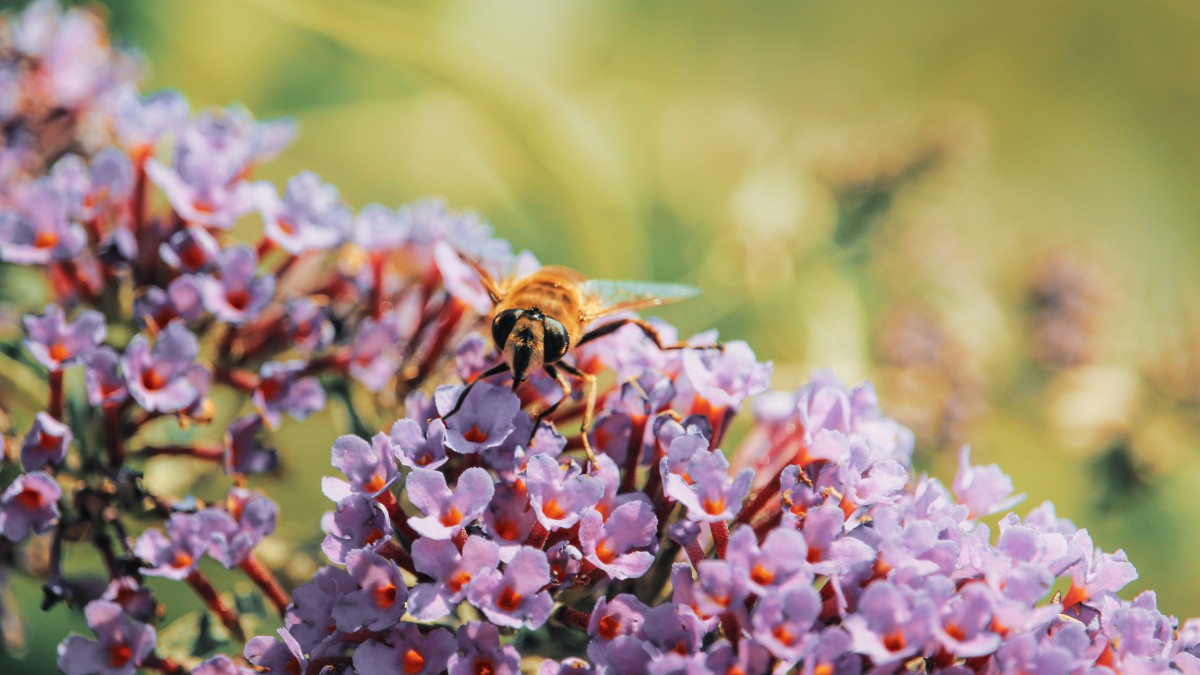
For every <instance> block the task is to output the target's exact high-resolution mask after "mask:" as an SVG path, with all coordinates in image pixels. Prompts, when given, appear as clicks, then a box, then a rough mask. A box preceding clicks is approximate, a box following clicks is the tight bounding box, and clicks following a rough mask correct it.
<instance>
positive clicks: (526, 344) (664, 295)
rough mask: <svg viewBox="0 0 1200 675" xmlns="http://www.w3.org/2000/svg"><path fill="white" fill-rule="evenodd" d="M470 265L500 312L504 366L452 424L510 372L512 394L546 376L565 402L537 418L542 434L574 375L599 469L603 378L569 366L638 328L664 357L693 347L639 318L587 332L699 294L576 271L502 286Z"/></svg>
mask: <svg viewBox="0 0 1200 675" xmlns="http://www.w3.org/2000/svg"><path fill="white" fill-rule="evenodd" d="M464 260H465V261H466V262H467V264H469V265H470V266H471V267H472V268H474V269H475V272H476V273H477V274H478V275H479V279H480V282H481V283H482V284H483V287H484V290H486V291H487V293H488V296H489V297H491V300H492V303H493V305H494V309H493V311H492V341H493V342H495V344H496V349H498V350H499V351H500V352H501V354H503V356H504V360H503V361H501V362H500V363H499V364H497V365H495V366H493V367H492V368H489V369H488V370H485V371H483V372H482V373H480V374H478V375H476V376H475V377H473V378H471V380H470V381H469V382H468V383H467V386H466V387H464V388H463V391H462V393H461V394H459V397H458V400H457V402H456V403H455V405H454V408H453V409H452V410H451V411H450V413H449V414H448V415H446V417H450V416H451V415H453V414H454V413H456V412H458V410H459V408H461V407H462V404H463V402H464V401H465V400H466V398H467V394H468V393H470V391H471V388H472V387H473V386H475V383H477V382H478V381H479V380H481V379H484V378H487V377H491V376H493V375H498V374H500V373H504V372H507V373H509V374H511V375H512V380H513V384H512V388H513V391H516V390H517V388H518V387H520V386H521V383H522V382H524V381H525V380H527V379H528V378H529V376H530V375H532V374H533V373H535V372H537V371H538V370H542V371H544V372H545V373H546V374H548V375H549V376H550V377H552V378H554V380H555V381H556V382H557V383H558V385H559V387H561V388H562V393H563V395H562V398H560V399H558V400H557V401H556V402H554V403H553V404H552V405H550V406H548V407H547V408H546V409H544V410H542V411H541V412H539V413H538V415H537V417H536V419H535V420H534V424H533V430H534V432H536V431H537V428H538V426H539V425H540V424H541V422H542V420H543V419H545V418H546V417H547V416H549V415H551V414H552V413H553V412H554V411H555V410H557V409H558V407H559V406H560V405H562V403H563V401H566V400H567V399H568V398H569V397H570V395H571V383H570V381H569V380H567V378H566V375H564V373H566V374H570V375H574V376H575V377H577V378H579V379H581V380H583V382H584V384H585V386H586V387H587V405H586V406H585V408H584V413H583V425H582V432H583V433H582V437H583V449H584V451H585V452H586V453H587V456H588V459H589V460H590V461H591V463H592V466H596V455H595V453H594V452H593V451H592V446H591V443H590V442H589V441H588V435H587V430H588V428H589V427H591V425H592V416H593V415H594V414H595V411H596V376H595V375H592V374H591V373H587V372H584V371H582V370H579V369H578V368H576V367H575V366H574V365H572V364H570V363H568V362H566V361H563V358H564V357H565V356H567V355H568V354H570V353H571V352H572V351H573V350H574V349H575V348H577V347H579V346H580V345H584V344H587V343H588V342H591V341H592V340H595V339H597V338H601V337H604V336H605V335H609V334H611V333H613V332H615V331H616V330H618V329H620V328H622V327H624V326H627V325H631V324H632V325H634V326H637V327H638V328H639V329H641V331H642V332H643V333H645V334H646V336H647V337H649V338H650V339H651V340H654V343H655V344H656V345H658V348H659V349H662V350H669V349H684V348H687V347H690V346H691V345H689V344H687V343H686V342H673V343H668V342H665V341H664V340H663V337H662V336H661V335H660V334H659V333H658V331H657V330H656V329H655V327H654V326H653V325H652V324H650V323H648V322H646V321H644V320H642V319H640V318H637V317H621V318H618V319H614V320H612V321H608V322H605V323H602V324H600V325H599V326H596V327H595V328H592V329H591V330H588V327H589V326H590V325H591V324H592V323H593V322H594V321H596V320H597V319H602V318H604V317H606V316H610V315H612V314H616V313H618V312H627V311H637V310H640V309H646V308H649V307H659V306H661V305H666V304H669V303H673V302H679V301H681V300H686V299H688V298H692V297H695V296H696V295H699V294H700V291H699V290H698V289H696V288H693V287H691V286H684V285H682V284H666V283H652V282H642V281H610V280H602V279H588V278H587V277H585V276H584V275H583V274H580V273H579V272H576V271H575V270H573V269H570V268H567V267H560V266H548V267H543V268H541V269H539V270H537V271H536V272H533V273H531V274H527V275H525V276H520V277H515V278H510V279H504V280H496V279H493V278H492V276H491V275H490V274H489V273H488V271H487V270H486V269H484V267H483V266H482V265H480V264H479V263H478V262H476V261H474V260H470V259H468V258H465V257H464Z"/></svg>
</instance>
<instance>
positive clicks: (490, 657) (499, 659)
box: [447, 621, 521, 675]
mask: <svg viewBox="0 0 1200 675" xmlns="http://www.w3.org/2000/svg"><path fill="white" fill-rule="evenodd" d="M458 649H459V651H458V652H457V653H455V654H453V655H451V656H450V661H449V663H448V664H447V666H448V667H449V671H450V675H479V674H480V673H489V674H494V675H519V673H520V672H521V654H520V653H519V652H518V651H517V650H516V649H513V647H512V646H511V645H503V646H502V645H501V644H500V629H498V628H496V627H495V626H493V625H492V624H490V623H484V622H482V621H472V622H470V623H468V624H466V625H465V626H459V627H458Z"/></svg>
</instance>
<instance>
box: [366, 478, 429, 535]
mask: <svg viewBox="0 0 1200 675" xmlns="http://www.w3.org/2000/svg"><path fill="white" fill-rule="evenodd" d="M375 501H376V502H378V503H379V505H380V506H382V507H383V508H385V509H387V512H388V517H389V518H391V519H392V527H393V528H395V529H398V530H400V532H401V533H403V534H404V536H405V537H408V539H409V540H410V541H416V539H417V537H418V536H419V535H418V534H417V531H416V530H414V529H412V525H409V524H408V514H407V513H405V512H404V509H402V508H400V502H398V501H396V495H394V494H392V492H391V490H384V491H383V492H381V493H379V496H377V497H375Z"/></svg>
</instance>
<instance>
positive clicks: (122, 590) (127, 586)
mask: <svg viewBox="0 0 1200 675" xmlns="http://www.w3.org/2000/svg"><path fill="white" fill-rule="evenodd" d="M100 599H101V600H109V601H111V602H115V603H117V604H118V605H120V606H121V609H123V610H125V613H126V614H128V615H129V616H130V617H132V618H134V619H136V620H138V621H141V622H143V623H152V622H154V621H156V620H157V619H158V602H157V601H156V600H155V599H154V594H153V593H151V592H150V589H149V588H146V587H145V586H143V585H142V584H141V583H140V582H139V581H138V580H137V579H135V578H133V577H116V578H115V579H113V580H112V581H110V582H109V583H108V586H107V587H105V589H104V593H103V594H102V595H101V596H100Z"/></svg>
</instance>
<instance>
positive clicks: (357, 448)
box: [321, 432, 400, 502]
mask: <svg viewBox="0 0 1200 675" xmlns="http://www.w3.org/2000/svg"><path fill="white" fill-rule="evenodd" d="M332 461H333V466H334V467H336V468H337V469H338V470H339V471H341V472H342V473H343V474H345V475H346V477H347V478H349V479H350V482H346V481H344V480H341V479H340V478H333V477H330V476H326V477H325V478H322V479H321V489H322V491H323V492H324V493H325V496H326V497H329V498H330V499H332V500H334V501H335V502H336V501H341V500H342V499H345V498H346V497H347V496H349V495H350V494H351V493H359V494H365V495H366V496H368V497H372V498H374V497H377V496H379V495H380V494H382V493H383V491H384V490H387V489H388V487H389V486H391V484H392V483H395V482H396V479H398V478H399V477H400V473H399V472H398V471H397V470H396V460H395V458H394V457H393V456H392V444H391V442H390V441H389V440H388V437H387V436H384V435H383V432H380V433H377V434H375V437H374V438H372V439H371V443H370V444H368V443H367V442H366V441H364V440H363V439H361V438H359V437H358V436H342V437H341V438H338V439H337V440H336V441H334V442H333V460H332Z"/></svg>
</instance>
